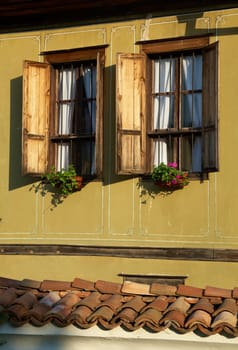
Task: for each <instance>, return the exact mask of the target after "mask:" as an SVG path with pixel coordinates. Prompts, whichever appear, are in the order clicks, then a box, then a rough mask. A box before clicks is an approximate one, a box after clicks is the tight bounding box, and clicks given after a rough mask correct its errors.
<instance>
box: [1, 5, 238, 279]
mask: <svg viewBox="0 0 238 350" xmlns="http://www.w3.org/2000/svg"><path fill="white" fill-rule="evenodd" d="M237 28H238V8H237V9H232V10H221V11H212V12H205V13H203V12H201V13H197V14H191V15H190V14H184V15H180V16H170V17H161V18H160V17H157V18H145V19H140V20H131V21H125V22H114V23H110V22H108V23H102V24H95V25H88V26H87V25H85V26H81V27H80V26H79V27H72V28H63V29H60V28H59V29H52V30H41V31H32V32H22V33H20V32H19V33H14V34H2V35H0V66H1V68H2V69H1V84H0V92H1V105H0V122H1V128H0V143H1V146H0V166H1V180H0V220H1V221H0V244H81V245H108V246H118V245H120V246H140V247H141V246H142V247H143V246H146V247H194V248H236V249H237V248H238V236H237V224H238V216H237V209H238V200H237V198H238V196H237V191H238V189H237V188H236V187H237V186H235V181H236V180H235V179H236V174H237V171H238V164H237V162H236V161H235V158H236V155H235V150H236V148H237V146H238V139H237V135H236V134H237V133H236V122H237V114H238V107H237V104H236V103H235V101H236V93H237V89H236V82H237V80H238V79H237V78H238V68H237V62H236V57H237V54H238V29H237ZM207 33H214V34H215V35H213V36H211V37H210V41H211V43H212V42H215V41H216V40H218V41H219V164H220V170H219V172H216V173H211V174H209V180H204V181H202V182H200V181H191V182H190V184H189V186H187V187H186V188H184V189H183V190H181V191H176V192H175V193H173V194H171V195H168V196H162V195H157V196H156V197H155V198H152V197H150V196H148V195H147V194H146V195H143V194H142V193H141V189H140V187H139V186H138V184H139V178H138V177H134V178H125V177H120V176H116V175H115V174H114V167H115V63H116V54H117V53H118V52H125V53H126V52H127V53H129V52H132V53H136V52H138V51H139V45H137V44H136V42H138V41H141V40H154V39H165V38H176V37H181V36H194V35H204V34H207ZM104 44H107V45H108V46H107V47H106V61H105V93H104V95H105V103H104V155H103V156H104V171H103V173H104V180H103V181H100V180H99V181H98V180H97V181H92V182H90V183H88V184H87V185H86V186H85V187H84V188H83V189H82V190H81V191H80V192H77V193H74V194H72V195H71V196H69V197H68V198H67V199H66V200H65V201H64V202H63V203H62V204H60V205H58V206H57V207H56V208H54V207H52V204H51V197H50V195H49V194H47V195H46V196H45V197H42V196H41V194H40V193H39V192H38V193H35V191H34V185H35V184H36V183H37V181H36V179H34V178H31V177H23V176H22V175H21V123H22V67H23V61H24V60H26V59H27V60H33V61H42V60H43V57H42V56H40V53H41V52H42V51H52V50H53V51H54V50H63V49H71V48H83V47H88V46H95V45H104ZM105 264H106V266H107V269H105ZM6 266H8V271H7V274H9V275H11V277H16V278H24V277H29V278H63V279H68V278H69V279H71V278H73V277H74V276H75V275H80V276H81V277H87V276H89V277H90V278H98V276H100V277H101V278H106V279H108V278H110V279H111V280H116V279H118V277H117V274H118V273H120V272H122V271H123V272H137V273H138V272H140V273H158V271H159V273H168V274H176V273H178V274H186V275H187V274H188V275H189V279H190V283H194V284H195V283H197V284H202V283H206V281H207V280H208V278H209V281H210V282H211V283H214V284H219V282H220V277H219V276H218V275H217V273H218V272H221V271H222V280H221V281H222V285H223V286H224V285H227V286H230V284H231V283H233V281H232V278H233V276H234V273H235V272H237V265H236V264H229V269H227V266H228V265H227V264H226V263H212V262H211V263H207V262H189V264H187V263H186V262H185V261H180V262H176V263H175V262H173V261H164V260H163V261H160V260H154V259H151V260H150V259H147V260H146V261H145V260H143V259H129V258H128V259H120V258H106V257H94V258H93V259H92V258H91V257H67V256H50V257H42V256H34V252H33V254H32V255H30V256H11V255H0V274H1V275H6ZM39 266H40V267H41V268H40V269H39ZM62 266H64V268H63V269H62V268H61V267H62ZM95 266H97V269H96V270H95ZM227 270H228V273H227ZM213 279H214V282H213Z"/></svg>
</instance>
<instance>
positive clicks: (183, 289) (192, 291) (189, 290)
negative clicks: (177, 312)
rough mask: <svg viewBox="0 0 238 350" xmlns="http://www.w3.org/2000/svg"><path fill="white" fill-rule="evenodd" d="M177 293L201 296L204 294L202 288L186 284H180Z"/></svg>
mask: <svg viewBox="0 0 238 350" xmlns="http://www.w3.org/2000/svg"><path fill="white" fill-rule="evenodd" d="M177 294H178V295H184V296H190V297H198V298H201V297H202V295H203V290H202V289H201V288H195V287H191V286H186V285H184V284H179V285H178V289H177Z"/></svg>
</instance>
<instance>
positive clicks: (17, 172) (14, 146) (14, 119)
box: [8, 76, 35, 191]
mask: <svg viewBox="0 0 238 350" xmlns="http://www.w3.org/2000/svg"><path fill="white" fill-rule="evenodd" d="M10 89H11V91H10V96H11V100H10V155H9V185H8V188H9V190H10V191H11V190H14V189H16V188H19V187H22V186H25V185H28V184H31V183H33V182H35V179H34V178H31V177H29V176H22V165H21V159H22V76H20V77H17V78H15V79H12V80H11V85H10Z"/></svg>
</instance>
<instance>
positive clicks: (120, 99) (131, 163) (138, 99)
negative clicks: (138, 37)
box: [116, 54, 146, 174]
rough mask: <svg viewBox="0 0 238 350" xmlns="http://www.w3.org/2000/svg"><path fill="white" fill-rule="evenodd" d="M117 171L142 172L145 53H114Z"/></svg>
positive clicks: (121, 172)
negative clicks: (115, 57)
mask: <svg viewBox="0 0 238 350" xmlns="http://www.w3.org/2000/svg"><path fill="white" fill-rule="evenodd" d="M116 101H117V124H116V125H117V173H118V174H142V173H144V172H145V146H146V142H145V141H146V139H145V57H144V55H142V54H118V56H117V96H116Z"/></svg>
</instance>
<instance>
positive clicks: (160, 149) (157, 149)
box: [153, 137, 176, 166]
mask: <svg viewBox="0 0 238 350" xmlns="http://www.w3.org/2000/svg"><path fill="white" fill-rule="evenodd" d="M153 150H154V151H153V152H154V156H153V165H154V166H157V165H159V164H160V163H162V162H163V163H165V164H167V163H168V162H172V161H176V158H175V157H174V138H172V137H161V138H158V139H154V143H153Z"/></svg>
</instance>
